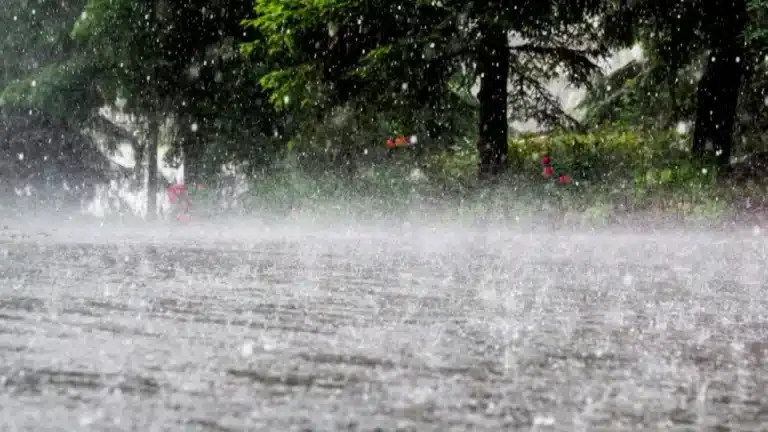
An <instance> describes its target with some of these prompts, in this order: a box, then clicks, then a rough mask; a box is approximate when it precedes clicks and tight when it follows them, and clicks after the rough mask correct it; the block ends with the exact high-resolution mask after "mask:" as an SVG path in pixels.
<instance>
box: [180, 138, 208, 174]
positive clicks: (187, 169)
mask: <svg viewBox="0 0 768 432" xmlns="http://www.w3.org/2000/svg"><path fill="white" fill-rule="evenodd" d="M203 150H204V149H203V145H202V141H201V139H200V135H198V134H196V133H194V132H192V133H186V136H185V137H184V140H183V141H182V157H183V158H184V184H187V185H194V184H195V183H203V179H204V177H205V173H204V171H205V167H204V162H203V159H204V157H203Z"/></svg>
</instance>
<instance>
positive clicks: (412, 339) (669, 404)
mask: <svg viewBox="0 0 768 432" xmlns="http://www.w3.org/2000/svg"><path fill="white" fill-rule="evenodd" d="M195 230H198V231H195ZM214 231H216V230H213V229H212V228H210V227H209V228H205V227H196V228H192V227H190V228H189V229H187V230H186V231H184V232H181V231H179V230H178V229H170V228H161V229H158V230H155V231H154V232H153V233H148V232H143V233H133V234H131V233H130V232H129V230H126V231H124V232H117V231H114V230H112V231H110V230H107V229H106V228H98V227H96V228H93V227H91V228H82V229H80V230H69V231H68V230H66V229H62V230H58V231H57V230H54V229H46V230H30V229H29V228H28V227H27V228H25V229H23V230H16V231H13V230H11V229H6V231H5V233H4V234H0V430H3V431H15V430H40V431H54V430H55V431H59V430H60V431H75V430H83V431H89V430H98V431H102V430H126V431H128V430H131V431H159V430H190V431H195V430H211V431H230V430H231V431H237V430H273V431H290V430H306V431H336V430H367V431H373V430H382V431H390V430H419V431H429V430H434V431H449V430H489V431H491V430H526V431H528V430H540V431H545V430H561V431H577V430H585V431H586V430H606V431H608V430H610V431H618V430H745V431H746V430H749V431H756V430H760V428H761V427H762V428H763V430H768V429H766V426H765V424H768V387H766V385H767V384H768V296H767V295H766V292H767V291H766V284H768V267H766V265H765V264H766V257H767V256H768V241H767V240H766V238H765V237H763V236H755V235H753V233H751V232H746V233H744V234H743V235H742V234H735V233H731V234H729V235H727V236H726V235H718V234H709V233H685V232H666V233H655V234H617V233H603V234H600V233H583V234H574V233H561V234H535V233H530V232H520V231H513V230H508V229H499V230H491V229H488V230H485V231H467V230H459V229H457V228H449V227H443V228H431V229H428V228H424V229H415V228H402V229H397V230H394V229H393V230H389V231H388V230H384V229H367V230H366V229H355V230H347V231H344V230H340V229H328V230H323V231H321V230H313V229H310V228H305V229H302V230H298V229H292V228H290V227H285V228H283V229H272V230H269V229H261V230H254V231H256V233H248V234H243V232H238V231H234V230H230V231H224V230H221V229H219V231H216V232H215V233H214V234H211V233H212V232H214Z"/></svg>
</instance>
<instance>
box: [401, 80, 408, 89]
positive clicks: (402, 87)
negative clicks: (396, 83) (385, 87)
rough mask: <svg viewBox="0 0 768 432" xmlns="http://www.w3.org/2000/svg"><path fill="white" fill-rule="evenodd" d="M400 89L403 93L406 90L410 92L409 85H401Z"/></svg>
mask: <svg viewBox="0 0 768 432" xmlns="http://www.w3.org/2000/svg"><path fill="white" fill-rule="evenodd" d="M400 88H401V89H402V90H403V91H406V90H408V83H406V82H404V83H402V84H400Z"/></svg>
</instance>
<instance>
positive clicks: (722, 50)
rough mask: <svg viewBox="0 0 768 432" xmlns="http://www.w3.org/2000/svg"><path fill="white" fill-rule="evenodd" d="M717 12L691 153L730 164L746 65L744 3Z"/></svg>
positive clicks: (698, 93)
mask: <svg viewBox="0 0 768 432" xmlns="http://www.w3.org/2000/svg"><path fill="white" fill-rule="evenodd" d="M725 3H729V5H728V7H725V6H724V7H723V9H721V10H720V14H721V16H720V17H719V21H718V23H717V25H716V26H714V29H713V30H712V33H716V34H713V37H712V39H713V42H712V45H711V47H710V48H711V49H710V54H709V58H708V59H707V64H706V66H705V69H704V74H703V75H702V77H701V79H700V80H699V83H698V88H697V89H696V123H695V126H694V131H693V146H692V152H693V154H694V155H696V156H698V157H700V158H702V159H705V158H712V159H714V160H717V163H718V165H720V166H721V167H725V166H727V165H728V164H729V163H730V160H731V153H732V149H733V132H734V126H735V124H736V111H737V107H738V102H739V92H740V90H741V85H742V82H743V80H744V73H745V65H746V64H747V59H746V58H745V57H746V56H747V52H746V48H745V46H744V40H743V36H742V34H743V32H744V29H745V26H746V2H745V0H736V1H735V2H730V1H729V2H725Z"/></svg>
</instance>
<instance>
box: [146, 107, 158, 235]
mask: <svg viewBox="0 0 768 432" xmlns="http://www.w3.org/2000/svg"><path fill="white" fill-rule="evenodd" d="M147 138H148V142H147V220H149V221H152V220H155V218H156V217H157V147H158V141H159V140H160V122H159V121H158V120H157V119H152V120H150V122H149V136H148V137H147Z"/></svg>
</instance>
